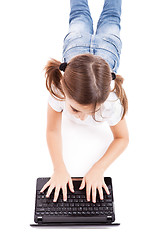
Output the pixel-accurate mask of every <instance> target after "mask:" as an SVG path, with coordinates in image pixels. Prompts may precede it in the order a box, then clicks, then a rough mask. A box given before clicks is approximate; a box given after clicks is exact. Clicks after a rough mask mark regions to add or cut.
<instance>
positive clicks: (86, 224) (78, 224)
mask: <svg viewBox="0 0 160 240" xmlns="http://www.w3.org/2000/svg"><path fill="white" fill-rule="evenodd" d="M119 225H120V223H78V222H77V223H71V222H70V223H69V222H66V223H65V222H62V223H59V222H58V223H56V222H54V223H43V224H42V223H40V224H30V226H31V227H52V226H119Z"/></svg>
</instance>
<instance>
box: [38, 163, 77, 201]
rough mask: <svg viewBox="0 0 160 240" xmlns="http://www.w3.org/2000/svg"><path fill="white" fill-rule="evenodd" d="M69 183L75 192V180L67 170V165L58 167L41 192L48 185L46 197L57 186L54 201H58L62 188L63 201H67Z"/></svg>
mask: <svg viewBox="0 0 160 240" xmlns="http://www.w3.org/2000/svg"><path fill="white" fill-rule="evenodd" d="M67 183H69V188H70V190H71V191H72V192H74V187H73V182H72V179H71V177H70V175H69V173H68V172H67V170H66V168H65V167H62V168H58V169H57V170H55V171H54V173H53V175H52V177H51V178H50V180H49V181H48V182H47V183H46V184H45V185H44V186H43V188H42V189H41V191H40V192H43V191H44V190H45V189H46V188H47V187H48V186H50V187H49V188H48V191H47V194H46V197H49V196H50V194H51V192H52V190H53V189H54V188H55V193H54V200H53V202H56V201H57V198H58V196H59V191H60V189H61V188H62V191H63V201H67Z"/></svg>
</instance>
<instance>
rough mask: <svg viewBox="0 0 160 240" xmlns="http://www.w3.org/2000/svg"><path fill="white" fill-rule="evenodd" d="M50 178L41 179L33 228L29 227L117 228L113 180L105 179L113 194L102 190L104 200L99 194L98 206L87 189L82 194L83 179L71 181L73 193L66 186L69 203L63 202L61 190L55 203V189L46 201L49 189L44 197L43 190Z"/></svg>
mask: <svg viewBox="0 0 160 240" xmlns="http://www.w3.org/2000/svg"><path fill="white" fill-rule="evenodd" d="M49 179H50V178H38V179H37V184H36V197H35V212H34V222H35V223H34V224H30V226H33V227H34V226H40V227H42V226H75V225H106V226H117V225H120V223H115V209H114V198H113V186H112V179H111V178H110V177H104V181H105V183H106V185H107V186H108V189H109V192H110V194H109V195H108V194H107V193H106V192H105V190H104V189H103V188H102V189H103V200H101V199H100V196H99V192H98V190H97V194H96V202H95V203H93V202H92V192H91V197H90V201H87V199H86V187H84V188H83V189H82V190H79V187H80V185H81V182H82V177H72V181H73V185H74V193H73V192H71V191H70V189H69V187H68V185H67V201H63V194H62V189H61V190H60V192H59V196H58V199H57V201H56V202H53V198H54V192H55V189H54V190H53V191H52V193H51V194H50V196H49V198H46V193H47V190H48V188H47V189H45V190H44V192H43V193H40V190H41V189H42V187H43V186H44V184H45V183H46V182H48V181H49Z"/></svg>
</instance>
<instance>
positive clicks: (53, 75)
mask: <svg viewBox="0 0 160 240" xmlns="http://www.w3.org/2000/svg"><path fill="white" fill-rule="evenodd" d="M60 64H61V62H59V61H57V60H55V59H53V58H51V59H50V60H49V61H48V62H47V64H46V66H45V67H44V70H45V78H46V88H47V90H48V91H49V92H50V94H51V95H52V96H53V97H54V98H55V97H57V98H59V99H58V100H62V99H64V98H63V97H62V95H63V96H64V93H63V90H62V86H61V82H60V80H61V79H62V73H61V71H60V70H59V66H60Z"/></svg>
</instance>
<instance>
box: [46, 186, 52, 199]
mask: <svg viewBox="0 0 160 240" xmlns="http://www.w3.org/2000/svg"><path fill="white" fill-rule="evenodd" d="M53 189H54V185H51V186H50V187H49V188H48V191H47V194H46V197H49V196H50V194H51V192H52V190H53Z"/></svg>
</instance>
